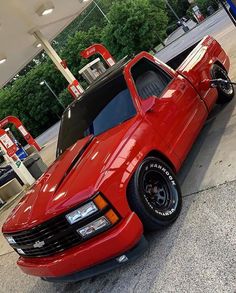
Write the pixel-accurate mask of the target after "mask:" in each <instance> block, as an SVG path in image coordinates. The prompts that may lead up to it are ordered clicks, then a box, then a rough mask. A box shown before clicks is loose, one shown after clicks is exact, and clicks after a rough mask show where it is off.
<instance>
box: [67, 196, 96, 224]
mask: <svg viewBox="0 0 236 293" xmlns="http://www.w3.org/2000/svg"><path fill="white" fill-rule="evenodd" d="M97 211H98V208H97V206H96V205H95V204H94V203H93V202H92V201H91V202H89V203H87V204H85V205H83V206H82V207H80V208H78V209H76V210H74V211H73V212H71V213H69V214H68V215H66V219H67V221H68V222H69V223H70V224H71V225H72V224H74V223H77V222H78V221H80V220H82V219H84V218H87V217H88V216H90V215H92V214H94V213H96V212H97Z"/></svg>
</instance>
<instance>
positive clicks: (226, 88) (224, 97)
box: [212, 64, 234, 104]
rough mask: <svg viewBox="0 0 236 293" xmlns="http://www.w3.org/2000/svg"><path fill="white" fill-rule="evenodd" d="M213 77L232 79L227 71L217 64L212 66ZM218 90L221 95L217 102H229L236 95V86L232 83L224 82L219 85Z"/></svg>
mask: <svg viewBox="0 0 236 293" xmlns="http://www.w3.org/2000/svg"><path fill="white" fill-rule="evenodd" d="M212 78H213V79H218V78H222V79H224V80H228V81H230V78H229V76H228V73H227V71H226V70H224V69H223V68H221V67H220V66H219V65H216V64H215V65H214V66H213V68H212ZM217 90H218V95H219V96H218V100H217V102H216V103H217V104H225V103H228V102H230V101H231V100H232V99H233V97H234V86H233V85H232V84H226V85H224V84H222V85H220V86H218V87H217Z"/></svg>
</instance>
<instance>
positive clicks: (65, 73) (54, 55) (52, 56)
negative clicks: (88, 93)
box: [33, 30, 84, 98]
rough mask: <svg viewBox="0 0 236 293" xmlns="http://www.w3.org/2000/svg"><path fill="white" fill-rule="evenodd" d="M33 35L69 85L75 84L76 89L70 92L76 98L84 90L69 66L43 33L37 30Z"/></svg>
mask: <svg viewBox="0 0 236 293" xmlns="http://www.w3.org/2000/svg"><path fill="white" fill-rule="evenodd" d="M33 35H34V36H35V38H36V39H37V40H38V41H39V42H40V44H41V45H42V47H43V48H44V50H45V52H46V53H47V55H48V56H49V57H50V59H51V60H52V61H53V63H54V64H55V65H56V67H57V68H58V69H59V70H60V72H61V73H62V74H63V76H64V77H65V79H66V80H67V81H68V83H69V87H70V86H74V85H75V84H76V90H77V91H75V94H73V93H72V94H73V96H74V97H75V98H78V97H79V96H80V95H81V94H82V93H83V92H84V89H83V88H82V86H81V85H80V84H79V82H78V81H77V80H76V78H75V77H74V75H73V74H72V73H71V72H70V70H69V68H68V67H67V66H66V65H65V62H63V61H62V59H61V58H60V56H59V55H58V54H57V52H56V51H55V50H54V49H53V47H52V46H51V44H50V43H49V41H48V40H47V39H46V38H45V37H44V35H43V34H42V33H41V32H40V31H39V30H36V31H34V32H33Z"/></svg>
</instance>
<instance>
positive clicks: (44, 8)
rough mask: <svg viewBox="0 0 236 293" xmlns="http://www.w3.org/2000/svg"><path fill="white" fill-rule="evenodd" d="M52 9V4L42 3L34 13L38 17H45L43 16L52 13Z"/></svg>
mask: <svg viewBox="0 0 236 293" xmlns="http://www.w3.org/2000/svg"><path fill="white" fill-rule="evenodd" d="M54 8H55V7H54V5H53V3H52V2H47V3H44V4H42V5H41V6H39V8H38V9H37V10H36V13H37V14H38V15H39V16H45V15H48V14H50V13H52V12H53V10H54Z"/></svg>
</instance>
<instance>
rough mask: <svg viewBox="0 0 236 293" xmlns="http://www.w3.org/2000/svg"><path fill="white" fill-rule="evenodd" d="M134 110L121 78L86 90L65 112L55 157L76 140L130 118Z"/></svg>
mask: <svg viewBox="0 0 236 293" xmlns="http://www.w3.org/2000/svg"><path fill="white" fill-rule="evenodd" d="M135 114H136V110H135V107H134V104H133V101H132V98H131V96H130V93H129V90H128V88H127V85H126V82H125V80H124V77H123V75H121V76H118V77H115V78H113V79H112V80H109V81H107V82H102V83H100V84H98V85H96V86H94V88H91V89H89V90H88V91H87V92H86V93H85V94H84V95H83V97H82V98H81V99H80V100H77V101H76V102H74V103H73V104H71V105H70V106H69V107H68V108H67V109H66V111H65V112H64V114H63V116H62V119H61V127H60V132H59V138H58V145H57V156H59V155H61V154H62V153H63V152H64V151H65V150H66V149H67V148H69V147H70V146H72V145H73V144H74V143H76V141H78V140H80V139H82V138H84V137H86V136H89V135H95V136H96V135H99V134H101V133H102V132H105V131H107V130H108V129H110V128H113V127H115V126H117V125H119V124H121V123H122V122H124V121H126V120H128V119H130V118H132V117H133V116H134V115H135Z"/></svg>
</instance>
